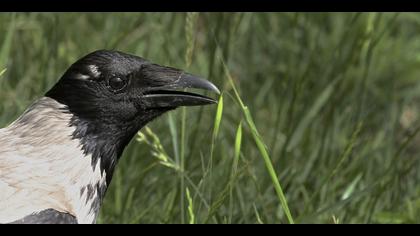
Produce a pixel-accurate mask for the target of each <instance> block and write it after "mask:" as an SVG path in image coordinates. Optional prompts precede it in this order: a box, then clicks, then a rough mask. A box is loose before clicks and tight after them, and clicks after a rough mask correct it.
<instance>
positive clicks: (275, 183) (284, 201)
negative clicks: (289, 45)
mask: <svg viewBox="0 0 420 236" xmlns="http://www.w3.org/2000/svg"><path fill="white" fill-rule="evenodd" d="M221 61H222V64H223V67H224V70H225V73H226V76H227V77H228V80H229V83H230V85H231V86H232V89H233V91H234V93H235V96H236V99H237V101H238V103H239V104H240V105H241V109H242V112H243V114H244V116H245V120H246V122H247V124H248V126H249V127H250V129H251V134H252V137H253V139H254V141H255V143H256V145H257V147H258V150H259V152H260V154H261V155H262V157H263V159H264V162H265V165H266V167H267V170H268V173H269V175H270V177H271V180H272V182H273V186H274V189H275V190H276V193H277V196H278V199H279V201H280V203H281V206H282V208H283V210H284V212H285V214H286V217H287V220H288V221H289V223H291V224H294V220H293V217H292V214H291V212H290V209H289V205H288V204H287V199H286V196H285V195H284V193H283V189H282V187H281V185H280V181H279V179H278V178H277V176H278V175H277V174H276V171H275V170H274V167H273V164H272V163H271V158H270V155H269V154H268V151H267V147H266V145H265V144H264V142H263V140H262V137H261V136H260V134H259V133H258V130H257V127H256V126H255V123H254V121H253V119H252V116H251V113H250V112H249V110H248V107H246V106H245V104H244V102H243V101H242V99H241V97H240V95H239V92H238V90H237V89H236V86H235V83H234V82H233V79H232V76H231V75H230V72H229V69H228V68H227V65H226V63H225V62H224V60H223V58H222V57H221Z"/></svg>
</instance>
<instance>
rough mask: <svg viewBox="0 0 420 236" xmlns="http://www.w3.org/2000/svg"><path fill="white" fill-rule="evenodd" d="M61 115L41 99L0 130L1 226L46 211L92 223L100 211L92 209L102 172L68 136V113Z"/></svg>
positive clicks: (54, 104)
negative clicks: (51, 210)
mask: <svg viewBox="0 0 420 236" xmlns="http://www.w3.org/2000/svg"><path fill="white" fill-rule="evenodd" d="M65 111H66V106H64V105H63V104H60V103H58V102H57V101H55V100H54V99H51V98H47V97H43V98H41V99H39V100H38V101H36V102H35V103H34V104H32V105H31V106H30V107H29V108H28V109H27V110H26V111H25V112H24V114H22V116H21V117H20V118H18V119H17V120H16V121H15V122H13V123H12V124H11V125H10V126H8V127H6V128H4V129H0V192H1V194H0V209H1V210H0V223H7V222H12V221H15V220H18V219H20V218H23V217H25V216H27V215H29V214H31V213H34V212H39V211H42V210H45V209H50V208H52V209H56V210H58V211H61V212H65V213H69V214H72V215H74V216H76V218H77V220H78V222H79V223H94V222H95V220H96V217H97V214H98V211H99V207H94V206H93V205H94V204H97V203H98V198H100V199H99V201H101V200H102V197H103V196H100V193H99V192H98V189H97V188H96V187H94V186H101V187H103V188H106V181H105V180H106V174H105V173H101V170H100V169H101V168H99V163H100V162H99V161H98V162H97V163H98V164H97V165H98V166H96V167H95V168H93V167H92V160H91V156H90V155H87V156H85V155H84V154H83V151H82V148H81V145H80V142H79V140H77V139H73V138H72V134H73V132H74V131H75V127H72V126H70V120H71V118H72V115H71V114H70V113H69V112H65ZM92 186H93V187H92ZM88 188H90V190H89V191H85V190H86V189H88ZM82 189H83V190H82Z"/></svg>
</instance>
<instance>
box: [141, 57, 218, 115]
mask: <svg viewBox="0 0 420 236" xmlns="http://www.w3.org/2000/svg"><path fill="white" fill-rule="evenodd" d="M153 66H157V65H153ZM158 68H160V69H162V70H159V71H158V72H157V71H154V72H157V73H153V74H149V76H147V77H148V79H149V81H150V82H151V83H152V84H154V86H152V87H150V88H148V89H147V90H146V91H145V92H144V95H143V99H144V100H143V101H144V102H145V103H146V104H147V106H148V107H149V108H165V107H179V106H201V105H208V104H214V103H217V101H216V100H214V99H212V98H209V97H206V96H203V95H200V94H196V93H191V92H184V91H178V90H176V89H186V88H194V89H203V90H207V91H211V92H215V93H217V94H220V91H219V89H218V88H217V87H216V86H215V85H214V84H212V83H211V82H209V81H208V80H205V79H202V78H200V77H197V76H194V75H191V74H188V73H185V72H182V71H180V70H177V69H174V68H170V67H160V66H159V67H158ZM158 68H154V69H158Z"/></svg>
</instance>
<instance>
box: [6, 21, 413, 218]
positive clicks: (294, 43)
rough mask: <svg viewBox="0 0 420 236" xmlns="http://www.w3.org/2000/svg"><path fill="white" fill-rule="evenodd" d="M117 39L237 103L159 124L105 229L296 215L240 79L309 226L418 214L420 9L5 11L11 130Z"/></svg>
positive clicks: (132, 152) (122, 183)
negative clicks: (73, 70)
mask: <svg viewBox="0 0 420 236" xmlns="http://www.w3.org/2000/svg"><path fill="white" fill-rule="evenodd" d="M103 48H105V49H117V50H120V51H124V52H128V53H132V54H136V55H139V56H142V57H145V58H147V59H149V60H151V61H153V62H155V63H159V64H164V65H169V66H173V67H178V68H182V69H185V70H187V71H189V72H191V73H194V74H198V75H202V76H204V77H207V78H208V79H209V80H211V81H212V82H214V83H215V84H216V85H217V86H218V87H219V88H221V89H222V90H223V94H224V95H223V100H224V101H223V113H221V114H222V116H221V117H219V118H215V117H216V110H217V106H206V107H201V108H188V109H178V110H177V111H175V112H172V113H170V114H166V115H164V116H163V117H161V118H159V119H157V120H156V121H154V122H153V123H151V124H149V125H148V128H149V131H148V132H145V131H146V129H144V130H143V131H144V133H143V135H139V136H138V138H137V139H136V140H133V141H132V142H131V143H130V145H129V147H128V148H127V149H126V151H125V153H124V156H123V157H122V159H121V160H120V162H119V166H118V168H117V171H116V173H115V175H114V178H113V181H112V184H111V187H110V188H109V190H108V193H107V196H106V199H105V202H104V205H103V207H102V210H101V214H100V217H99V220H98V222H99V223H287V222H288V219H287V217H286V215H285V211H284V210H283V207H282V205H281V204H280V201H279V198H278V197H277V195H276V192H275V190H274V185H273V181H272V178H270V174H269V172H268V170H267V168H266V163H265V162H264V159H263V157H262V154H261V153H262V152H261V148H260V149H259V148H257V145H256V142H255V139H254V138H253V136H252V129H250V125H249V123H247V122H246V120H245V118H244V115H243V109H241V106H240V105H239V104H238V100H237V98H236V97H235V95H234V92H233V87H232V84H231V83H230V82H229V81H230V80H229V78H230V79H232V81H233V83H234V85H235V86H236V88H237V89H238V92H239V95H240V96H241V98H242V100H243V102H244V104H245V105H246V106H248V108H249V110H250V113H251V115H252V117H253V119H254V122H255V125H256V128H257V129H258V131H259V133H260V135H261V139H262V140H263V141H264V143H265V148H266V150H267V151H268V154H269V157H270V159H271V163H272V165H273V166H274V169H275V171H276V173H277V174H278V176H276V177H277V179H278V180H279V181H280V183H281V186H282V188H283V191H284V193H285V196H286V198H287V203H288V208H289V209H290V212H291V216H292V217H293V219H294V221H295V222H296V223H419V222H420V185H419V180H420V174H419V173H420V172H419V171H418V170H419V168H420V162H419V155H418V152H419V151H420V150H419V149H420V137H419V136H420V135H417V133H418V130H419V127H420V124H419V101H420V100H419V99H420V14H418V13H401V14H396V13H86V14H81V13H16V14H12V13H7V14H6V13H2V14H0V74H1V76H0V101H1V102H0V114H1V115H0V127H4V126H6V125H7V124H9V123H10V122H12V121H13V120H14V119H16V118H17V117H18V116H19V114H21V113H22V111H23V110H24V109H25V108H26V107H27V106H28V105H29V104H30V103H31V102H32V101H34V100H35V99H37V98H39V97H41V96H42V95H43V94H44V93H45V92H46V91H47V90H48V89H49V88H50V87H51V86H52V85H53V84H54V83H55V82H56V81H57V80H58V79H59V78H60V76H61V75H62V74H63V72H64V71H65V70H66V68H67V67H68V66H69V65H70V64H71V63H73V62H74V61H75V60H77V59H78V58H79V57H81V56H83V55H85V54H87V53H89V52H91V51H94V50H97V49H103ZM223 62H225V63H226V67H224V65H223ZM4 69H6V70H5V71H4ZM228 74H230V75H231V77H229V76H227V75H228ZM219 108H220V109H221V106H220V107H219ZM215 120H216V122H215ZM241 121H242V135H241V136H238V135H237V130H238V126H239V124H240V123H241ZM219 122H220V127H219V129H218V132H217V130H216V131H215V129H214V128H215V126H218V125H219ZM152 132H153V133H152ZM154 135H155V136H154ZM238 137H242V139H241V140H242V142H241V146H240V147H239V145H237V146H236V148H235V140H236V143H238V142H237V140H239V139H238ZM260 141H261V140H260ZM263 149H264V147H263ZM235 156H237V158H238V159H235ZM235 160H237V161H238V162H237V163H236V161H235Z"/></svg>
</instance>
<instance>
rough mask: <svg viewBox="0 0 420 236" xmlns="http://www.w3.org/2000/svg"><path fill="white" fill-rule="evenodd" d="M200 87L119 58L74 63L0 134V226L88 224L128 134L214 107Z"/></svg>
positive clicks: (97, 56)
mask: <svg viewBox="0 0 420 236" xmlns="http://www.w3.org/2000/svg"><path fill="white" fill-rule="evenodd" d="M185 88H197V89H203V90H209V91H212V92H216V93H219V90H218V89H217V88H216V86H214V85H213V84H212V83H210V82H209V81H207V80H204V79H201V78H199V77H197V76H194V75H191V74H188V73H186V72H184V71H182V70H179V69H175V68H171V67H166V66H161V65H157V64H154V63H151V62H149V61H147V60H146V59H144V58H141V57H138V56H134V55H129V54H126V53H122V52H118V51H107V50H100V51H95V52H92V53H90V54H88V55H86V56H84V57H83V58H81V59H79V60H78V61H76V62H75V63H74V64H73V65H71V66H70V68H69V69H68V70H67V71H66V72H65V73H64V75H63V76H62V77H61V79H60V80H59V81H58V82H57V83H56V84H55V85H54V86H53V88H52V89H51V90H50V91H48V92H47V93H46V94H45V96H44V97H42V98H40V99H39V100H37V101H35V102H34V103H33V104H32V105H31V106H30V107H29V108H28V109H27V110H26V111H25V112H24V113H23V114H22V115H21V116H20V117H19V118H18V119H17V120H16V121H14V122H13V123H12V124H11V125H9V126H8V127H6V128H3V129H0V146H1V147H0V191H1V193H2V194H1V195H0V209H1V210H0V223H94V222H95V221H96V217H97V215H98V212H99V209H100V206H101V203H102V200H103V198H104V196H105V193H106V190H107V188H108V186H109V184H110V181H111V178H112V175H113V171H114V168H115V165H116V164H117V162H118V159H119V158H120V156H121V154H122V153H123V150H124V148H125V147H126V145H127V144H128V143H129V142H130V140H131V139H132V138H133V137H134V135H135V134H136V133H137V132H138V131H139V130H140V129H141V128H142V127H143V126H145V125H146V124H147V123H148V122H150V121H151V120H153V119H154V118H156V117H158V116H159V115H161V114H163V113H165V112H167V111H169V110H173V109H175V108H177V107H180V106H198V105H207V104H213V103H216V101H215V100H214V99H212V98H209V97H205V96H202V95H199V94H195V93H190V92H185V91H180V90H183V89H185Z"/></svg>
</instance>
